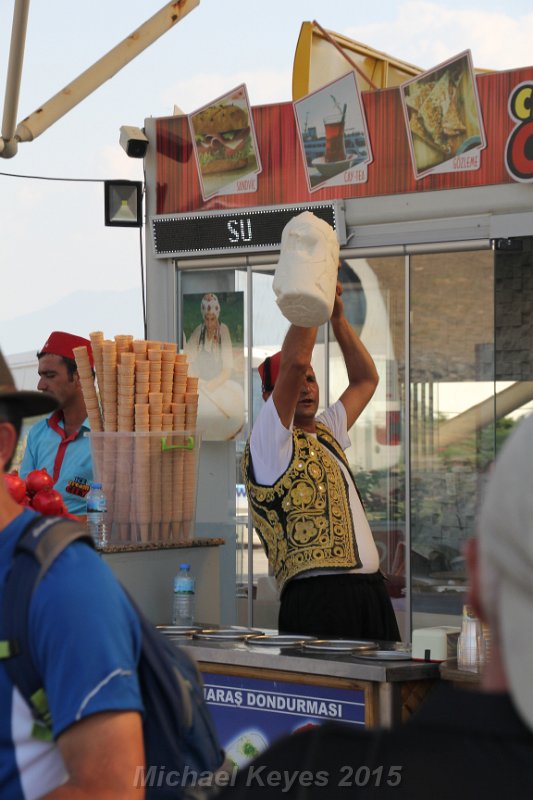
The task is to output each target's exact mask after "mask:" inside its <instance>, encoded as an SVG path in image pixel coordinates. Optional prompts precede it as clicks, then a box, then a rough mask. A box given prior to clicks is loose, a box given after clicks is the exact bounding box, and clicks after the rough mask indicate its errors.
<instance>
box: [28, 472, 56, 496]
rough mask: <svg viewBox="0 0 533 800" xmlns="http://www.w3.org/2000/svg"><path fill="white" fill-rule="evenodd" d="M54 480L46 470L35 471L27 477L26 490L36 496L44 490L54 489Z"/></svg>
mask: <svg viewBox="0 0 533 800" xmlns="http://www.w3.org/2000/svg"><path fill="white" fill-rule="evenodd" d="M53 486H54V479H53V478H52V476H51V475H49V474H48V472H47V471H46V469H44V467H43V469H34V470H32V471H31V472H30V473H28V475H27V477H26V490H27V492H28V494H29V495H34V494H36V493H37V492H40V491H41V490H42V489H52V488H53Z"/></svg>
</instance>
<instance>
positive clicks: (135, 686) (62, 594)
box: [0, 352, 145, 800]
mask: <svg viewBox="0 0 533 800" xmlns="http://www.w3.org/2000/svg"><path fill="white" fill-rule="evenodd" d="M57 405H58V401H57V399H56V398H55V397H53V396H52V395H51V394H49V393H47V392H44V391H43V392H27V391H25V392H22V391H17V389H16V388H15V385H14V382H13V378H12V375H11V373H10V371H9V369H8V367H7V364H6V362H5V360H4V358H3V356H2V354H1V352H0V607H1V606H2V597H3V592H4V586H5V581H6V577H7V574H8V572H9V569H10V566H11V561H12V557H13V552H14V548H15V544H16V542H17V540H18V537H19V535H20V533H21V531H22V530H23V529H24V528H25V527H26V525H27V524H28V522H29V521H31V519H32V518H33V517H34V516H36V515H35V513H34V512H33V511H30V510H29V509H24V510H23V508H22V507H21V506H20V505H18V504H17V503H16V502H15V501H14V500H13V499H12V498H11V496H10V495H9V494H8V491H7V488H6V484H5V482H4V474H5V472H6V471H7V470H8V469H9V464H10V462H11V459H12V457H13V453H14V451H15V448H16V444H17V439H18V436H19V433H20V427H21V421H22V418H23V417H25V416H36V415H37V414H44V413H49V412H51V411H53V410H54V409H56V408H57ZM28 626H29V639H30V642H31V655H32V659H33V661H34V664H35V667H36V669H37V671H38V673H39V675H40V676H41V678H42V681H43V688H44V690H45V692H46V696H47V699H48V704H49V708H50V712H51V718H52V732H53V737H54V738H53V741H52V742H48V741H46V742H44V741H41V740H38V739H36V738H33V737H32V716H31V712H30V709H29V706H28V705H27V703H26V701H25V700H24V699H23V697H22V695H21V694H20V693H19V691H18V690H17V688H16V687H15V686H14V685H13V683H12V682H11V680H10V678H9V676H8V673H7V671H6V669H5V666H4V664H3V661H2V660H0V708H1V709H2V713H1V714H0V797H1V798H2V800H37V798H46V800H61V798H65V800H71V799H73V798H74V797H76V798H80V800H82V798H87V800H89V798H91V800H92V798H98V800H111V798H113V799H114V798H119V797H120V798H121V800H134V799H135V800H141V799H142V798H143V797H144V789H143V787H142V786H139V785H137V784H138V783H139V781H138V780H136V775H138V770H139V768H140V767H143V766H144V763H145V759H144V748H143V732H142V722H141V713H142V711H143V705H142V700H141V694H140V689H139V683H138V677H137V664H138V660H139V653H140V626H139V620H138V618H137V615H136V614H135V612H134V611H133V609H132V607H131V605H130V604H129V602H128V600H127V598H126V596H125V594H124V592H123V590H122V588H121V587H120V584H119V583H118V582H117V581H116V579H115V578H114V576H113V574H112V572H111V570H110V569H109V568H108V567H107V565H106V564H105V563H104V562H103V561H102V559H101V558H100V557H99V556H98V554H97V553H96V552H95V551H94V550H91V549H90V548H89V547H87V546H86V545H85V544H83V543H82V542H74V543H73V544H71V545H70V546H69V547H67V548H66V549H65V550H64V551H63V552H62V553H61V554H60V555H59V556H58V558H57V559H56V560H55V561H54V563H53V565H52V566H51V568H50V569H49V570H48V572H47V573H46V575H45V576H44V578H43V580H42V581H41V582H40V583H39V585H38V586H37V588H36V590H35V592H34V595H33V597H32V601H31V605H30V611H29V615H28Z"/></svg>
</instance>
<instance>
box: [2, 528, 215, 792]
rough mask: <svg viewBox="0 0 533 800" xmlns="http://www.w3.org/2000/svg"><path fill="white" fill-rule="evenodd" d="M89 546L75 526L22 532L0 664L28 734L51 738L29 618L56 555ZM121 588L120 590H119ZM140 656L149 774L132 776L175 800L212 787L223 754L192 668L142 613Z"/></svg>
mask: <svg viewBox="0 0 533 800" xmlns="http://www.w3.org/2000/svg"><path fill="white" fill-rule="evenodd" d="M78 540H80V541H84V542H86V543H87V544H88V545H89V546H91V547H94V544H93V541H92V539H91V537H90V536H89V534H88V533H87V532H86V531H85V530H84V529H83V528H82V527H80V525H79V524H77V523H74V522H70V521H68V520H64V519H61V518H55V517H42V516H39V517H37V518H36V519H32V520H31V522H30V523H29V524H28V525H27V526H26V527H25V529H24V530H23V531H22V533H21V535H20V537H19V540H18V542H17V544H16V547H15V552H14V558H13V562H12V565H11V569H10V572H9V575H8V577H7V580H6V585H5V589H4V601H3V608H2V618H1V623H2V629H3V630H2V633H3V637H2V638H3V639H4V641H2V642H1V643H0V659H2V660H4V664H5V667H6V669H7V672H8V675H9V677H10V679H11V681H12V683H13V684H14V685H15V686H16V687H17V688H18V690H19V691H20V693H21V694H22V696H23V697H24V698H25V699H26V701H27V702H28V705H29V706H30V708H31V710H32V714H33V717H34V726H33V731H32V735H33V736H34V737H35V738H38V739H41V740H52V731H51V717H50V713H49V710H48V706H47V702H46V695H45V692H44V689H43V688H42V685H41V680H40V677H39V675H38V673H37V670H36V668H35V666H34V664H33V661H32V659H31V656H30V647H29V631H28V614H29V608H30V602H31V597H32V594H33V592H34V590H35V588H36V587H37V585H38V584H39V582H40V581H41V580H42V578H43V576H44V575H45V574H46V572H47V570H48V569H49V568H50V566H51V564H52V563H53V562H54V560H55V559H56V558H57V556H58V555H59V554H60V553H61V552H62V551H63V550H64V549H65V547H67V546H68V545H69V544H70V543H71V542H73V541H78ZM123 588H124V587H123ZM124 591H125V593H126V595H127V597H128V600H129V601H130V603H131V605H132V606H133V608H134V609H135V611H136V613H137V614H138V617H139V621H140V627H141V654H140V659H139V664H138V667H137V670H138V677H139V684H140V689H141V695H142V701H143V704H144V707H145V714H144V719H143V735H144V747H145V754H146V768H145V770H144V772H142V770H141V771H140V773H139V774H138V775H136V780H138V781H139V785H144V786H145V792H146V798H154V799H155V798H157V800H163V798H171V797H172V798H174V800H176V798H180V797H184V796H186V794H187V793H188V792H190V790H191V789H192V790H194V789H195V788H196V787H197V786H199V787H200V788H201V790H202V792H205V790H206V789H208V788H209V787H211V785H212V783H213V781H212V779H211V776H212V773H214V772H215V771H217V770H218V768H220V767H221V766H222V761H223V757H224V754H223V751H222V748H221V747H220V745H219V743H218V738H217V734H216V732H215V728H214V724H213V721H212V718H211V716H210V712H209V710H208V708H207V705H206V703H205V700H204V695H203V683H202V678H201V675H200V672H199V670H198V667H197V666H196V663H195V662H194V661H193V660H192V659H191V658H190V657H189V656H188V655H187V653H186V652H185V651H184V650H183V649H181V648H180V647H177V646H175V645H174V644H172V643H171V642H170V641H168V640H167V639H166V638H165V637H164V635H163V634H161V633H159V632H158V631H157V630H156V629H155V627H154V626H153V625H152V623H151V622H150V621H149V620H148V619H147V618H146V617H145V616H144V614H143V613H142V612H141V611H140V610H139V608H138V607H137V605H136V604H135V602H134V601H133V600H132V598H131V597H130V595H129V594H128V593H127V592H126V590H125V589H124Z"/></svg>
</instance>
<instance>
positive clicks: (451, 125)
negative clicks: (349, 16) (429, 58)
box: [400, 50, 486, 178]
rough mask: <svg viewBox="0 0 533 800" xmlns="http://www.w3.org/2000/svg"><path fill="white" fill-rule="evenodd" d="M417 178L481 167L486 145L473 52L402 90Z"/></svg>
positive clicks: (404, 86) (410, 81)
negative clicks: (481, 155)
mask: <svg viewBox="0 0 533 800" xmlns="http://www.w3.org/2000/svg"><path fill="white" fill-rule="evenodd" d="M400 93H401V98H402V106H403V112H404V116H405V121H406V125H407V132H408V137H409V146H410V150H411V158H412V162H413V168H414V172H415V177H416V178H422V177H424V176H425V175H428V174H430V173H435V172H439V173H441V172H460V171H464V170H474V169H479V167H480V165H481V159H480V152H481V150H483V148H484V147H485V146H486V139H485V132H484V129H483V120H482V117H481V110H480V104H479V97H478V92H477V84H476V78H475V75H474V69H473V66H472V58H471V54H470V51H469V50H465V51H464V52H463V53H460V54H459V55H458V56H455V57H454V58H453V59H450V60H449V61H446V62H443V63H442V64H439V65H438V66H437V67H435V68H434V69H432V70H430V71H429V72H425V73H424V74H423V75H418V76H417V77H416V78H413V79H411V80H409V81H407V82H406V83H404V84H402V85H401V86H400Z"/></svg>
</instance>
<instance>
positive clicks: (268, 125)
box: [156, 67, 533, 214]
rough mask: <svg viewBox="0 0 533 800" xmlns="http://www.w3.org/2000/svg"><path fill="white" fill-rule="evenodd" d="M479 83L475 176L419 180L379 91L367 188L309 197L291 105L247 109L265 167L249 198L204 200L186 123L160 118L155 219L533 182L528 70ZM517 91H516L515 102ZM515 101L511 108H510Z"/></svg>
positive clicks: (372, 98) (391, 92)
mask: <svg viewBox="0 0 533 800" xmlns="http://www.w3.org/2000/svg"><path fill="white" fill-rule="evenodd" d="M476 81H477V87H478V94H479V101H480V108H481V114H482V118H483V124H484V128H485V133H486V139H487V146H486V148H485V149H484V150H482V152H481V154H480V156H481V158H480V162H481V166H480V168H479V169H476V170H471V171H469V170H468V163H466V161H465V163H464V164H461V165H460V166H461V167H462V168H463V169H464V170H465V171H463V172H461V171H459V172H448V173H443V174H435V173H434V174H429V175H426V176H425V177H423V178H419V179H416V178H415V175H414V172H413V166H412V161H411V156H410V151H409V142H408V137H407V132H406V127H405V120H404V115H403V110H402V103H401V96H400V91H399V89H398V88H392V89H383V90H380V91H372V92H364V93H363V94H362V100H363V106H364V111H365V115H366V121H367V126H368V132H369V137H370V141H371V146H372V154H373V158H374V160H373V162H372V164H370V165H369V167H368V180H367V182H366V183H352V182H350V183H347V185H346V186H330V187H325V188H322V189H318V190H315V191H313V192H312V193H311V192H310V191H309V187H308V181H307V175H306V164H305V161H304V158H303V156H302V150H301V146H300V142H299V136H298V130H297V126H296V120H295V115H294V109H293V104H292V103H282V104H274V105H266V106H256V107H254V108H252V113H253V119H254V124H255V132H256V136H257V146H258V150H259V153H260V156H261V162H262V165H263V171H262V172H261V174H260V175H259V176H258V178H257V189H256V190H255V191H250V192H248V191H246V189H247V187H246V186H242V187H239V189H240V193H239V194H228V195H216V196H214V197H211V198H209V199H208V200H205V201H204V200H203V199H202V193H201V189H200V183H199V180H198V172H197V166H196V161H195V158H194V154H193V148H192V142H191V138H190V132H189V126H188V122H187V117H185V116H184V117H166V118H161V119H158V120H157V121H156V131H157V166H156V171H157V214H173V213H184V212H190V211H196V210H197V211H207V210H212V209H223V208H251V207H255V206H276V205H284V204H289V203H310V202H317V201H322V200H334V199H344V198H358V197H361V198H362V197H375V196H379V195H395V194H408V193H411V192H431V191H437V190H443V189H464V188H468V187H475V186H490V185H494V184H505V183H513V182H514V181H515V180H520V181H524V180H532V179H533V152H531V151H532V150H533V147H531V142H533V134H532V135H531V136H530V133H532V132H531V125H532V124H533V123H532V120H533V102H532V103H530V101H529V100H528V99H527V98H529V99H530V98H531V97H533V67H525V68H523V69H519V70H512V71H508V72H493V73H488V74H484V75H478V76H477V77H476ZM517 87H520V88H519V95H518V98H519V100H518V101H517V99H516V97H517ZM528 87H529V93H528ZM513 97H514V98H515V102H514V105H513V103H512V102H511V101H512V98H513ZM524 98H526V100H524ZM517 108H518V111H517ZM516 131H518V133H516ZM512 134H514V136H513V135H512ZM508 142H510V144H508ZM509 147H513V148H514V155H513V157H512V158H510V157H509V153H508V150H509ZM518 149H520V150H521V152H520V153H518ZM473 157H475V156H473V155H469V153H468V152H465V153H464V154H462V155H458V156H457V158H459V159H466V160H467V159H469V158H473ZM477 157H478V158H479V155H478V156H477ZM513 163H516V164H518V165H519V167H520V170H519V172H520V175H518V174H516V173H514V172H513V170H512V169H510V168H509V165H511V167H512V165H513ZM506 165H507V166H506Z"/></svg>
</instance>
